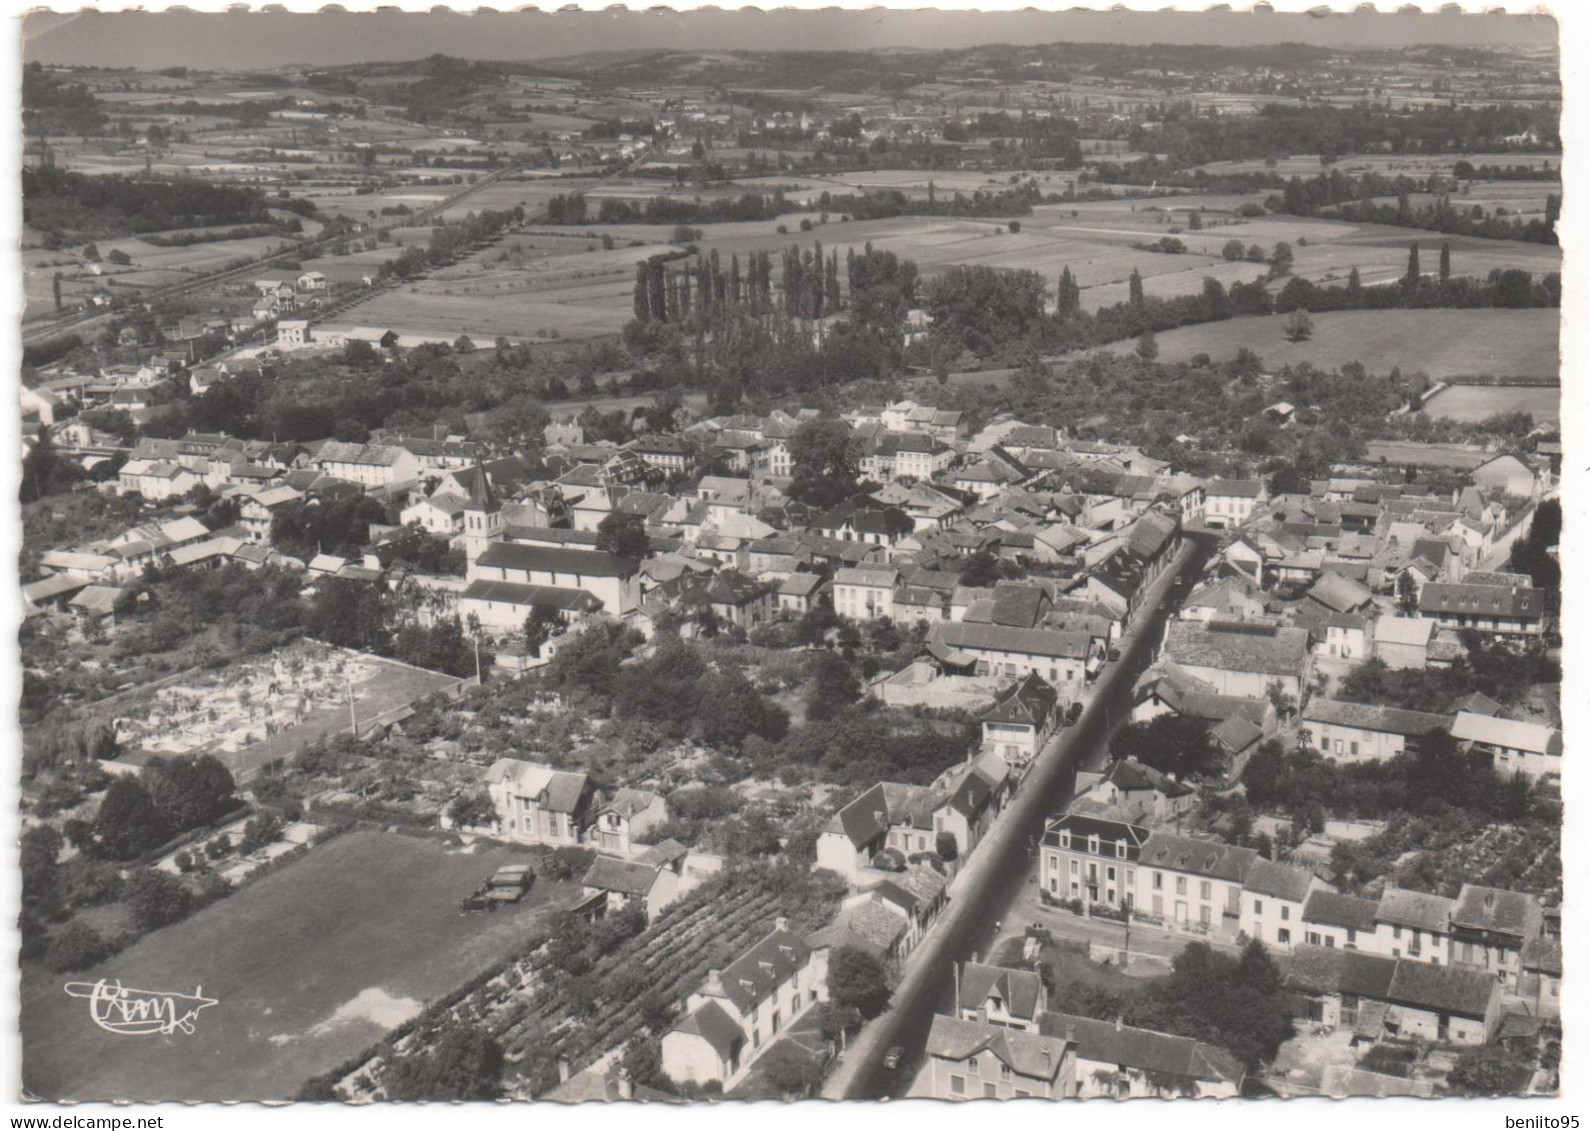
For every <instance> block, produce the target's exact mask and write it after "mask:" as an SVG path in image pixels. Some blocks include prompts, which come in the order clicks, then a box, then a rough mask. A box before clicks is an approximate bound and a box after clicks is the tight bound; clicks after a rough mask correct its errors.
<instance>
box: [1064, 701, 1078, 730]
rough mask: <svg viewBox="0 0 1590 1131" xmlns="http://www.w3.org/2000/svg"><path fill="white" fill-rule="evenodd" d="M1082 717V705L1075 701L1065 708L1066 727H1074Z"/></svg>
mask: <svg viewBox="0 0 1590 1131" xmlns="http://www.w3.org/2000/svg"><path fill="white" fill-rule="evenodd" d="M1081 717H1082V703H1081V701H1080V700H1079V701H1077V702H1075V703H1073V704H1071V706H1070V707H1068V708H1066V726H1068V727H1070V726H1076V725H1077V720H1078V719H1080V718H1081Z"/></svg>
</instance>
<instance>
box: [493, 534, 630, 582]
mask: <svg viewBox="0 0 1590 1131" xmlns="http://www.w3.org/2000/svg"><path fill="white" fill-rule="evenodd" d="M476 564H477V565H481V566H488V567H492V568H503V569H512V570H524V571H537V572H544V573H566V574H569V575H570V578H571V579H572V578H573V577H574V576H575V575H579V576H582V577H628V576H630V575H631V574H633V573H634V572H635V566H634V564H633V563H632V562H629V561H627V560H625V559H624V558H621V557H619V556H618V555H616V554H609V553H604V552H603V551H601V550H572V549H562V548H559V547H553V546H526V545H522V544H519V543H514V542H494V543H492V544H491V545H490V546H487V547H486V549H485V551H484V552H482V553H481V555H480V557H479V558H477V559H476Z"/></svg>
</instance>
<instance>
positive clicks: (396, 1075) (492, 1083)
mask: <svg viewBox="0 0 1590 1131" xmlns="http://www.w3.org/2000/svg"><path fill="white" fill-rule="evenodd" d="M503 1065H504V1060H503V1054H502V1046H501V1045H500V1044H498V1043H497V1040H496V1038H495V1037H493V1036H491V1035H490V1034H489V1033H487V1032H486V1031H485V1030H483V1029H480V1028H477V1027H475V1026H473V1025H460V1024H456V1023H449V1025H448V1028H447V1030H446V1031H445V1032H444V1033H443V1034H442V1035H441V1039H440V1040H438V1041H437V1042H436V1043H435V1044H434V1045H433V1046H432V1047H431V1048H429V1049H426V1050H424V1051H417V1052H414V1053H411V1054H409V1055H407V1056H397V1057H394V1058H393V1059H392V1060H391V1062H390V1064H389V1066H388V1068H387V1071H386V1074H385V1078H384V1080H383V1083H384V1084H385V1086H386V1092H387V1095H388V1096H389V1097H390V1098H392V1099H394V1100H494V1099H496V1098H497V1097H498V1096H500V1095H502V1070H503Z"/></svg>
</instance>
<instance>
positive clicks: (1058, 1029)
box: [1039, 1012, 1244, 1084]
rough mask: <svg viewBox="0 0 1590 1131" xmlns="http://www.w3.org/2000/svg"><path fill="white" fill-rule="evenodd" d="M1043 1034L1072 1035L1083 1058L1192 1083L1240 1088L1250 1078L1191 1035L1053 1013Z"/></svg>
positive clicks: (1225, 1055)
mask: <svg viewBox="0 0 1590 1131" xmlns="http://www.w3.org/2000/svg"><path fill="white" fill-rule="evenodd" d="M1039 1031H1040V1032H1041V1033H1043V1034H1044V1035H1045V1036H1050V1037H1063V1036H1066V1035H1067V1034H1068V1033H1069V1034H1071V1035H1072V1036H1073V1038H1074V1039H1075V1040H1076V1042H1077V1056H1078V1057H1079V1058H1081V1059H1083V1060H1091V1061H1097V1062H1100V1063H1103V1064H1114V1065H1119V1066H1121V1067H1123V1068H1135V1069H1139V1070H1142V1071H1145V1072H1154V1073H1159V1074H1163V1075H1167V1076H1180V1077H1182V1078H1183V1079H1188V1080H1204V1081H1215V1082H1221V1083H1230V1084H1237V1083H1240V1082H1241V1081H1242V1078H1243V1076H1244V1072H1243V1069H1242V1065H1241V1064H1240V1063H1238V1061H1237V1060H1236V1058H1234V1057H1233V1056H1231V1054H1230V1053H1227V1052H1225V1051H1224V1050H1222V1049H1217V1048H1215V1047H1214V1046H1213V1045H1206V1044H1204V1043H1203V1042H1202V1041H1195V1040H1193V1039H1192V1038H1191V1037H1173V1036H1171V1035H1170V1034H1169V1033H1158V1032H1155V1031H1153V1030H1152V1029H1139V1028H1136V1027H1134V1026H1131V1025H1121V1024H1119V1023H1117V1022H1113V1021H1097V1020H1094V1019H1093V1018H1091V1017H1079V1016H1076V1015H1074V1014H1069V1013H1053V1012H1050V1013H1045V1014H1044V1015H1043V1016H1042V1017H1041V1018H1040V1021H1039Z"/></svg>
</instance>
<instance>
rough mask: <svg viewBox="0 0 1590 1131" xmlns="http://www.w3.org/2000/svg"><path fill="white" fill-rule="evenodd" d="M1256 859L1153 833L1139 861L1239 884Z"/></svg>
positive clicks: (1213, 844)
mask: <svg viewBox="0 0 1590 1131" xmlns="http://www.w3.org/2000/svg"><path fill="white" fill-rule="evenodd" d="M1258 855H1259V854H1258V853H1257V852H1256V851H1254V850H1253V849H1251V848H1238V847H1236V846H1235V845H1230V844H1226V843H1224V842H1223V841H1214V840H1195V839H1193V838H1192V837H1187V836H1179V835H1177V834H1175V833H1167V832H1154V833H1152V834H1150V835H1149V838H1148V840H1146V841H1145V842H1144V843H1143V851H1142V853H1141V855H1140V857H1139V859H1140V861H1141V862H1142V863H1143V864H1145V865H1148V866H1150V867H1159V868H1167V869H1170V870H1173V871H1178V872H1187V873H1191V874H1193V875H1199V876H1213V877H1214V878H1216V879H1221V880H1231V881H1233V882H1236V883H1241V882H1242V879H1243V877H1244V876H1246V875H1247V873H1248V869H1249V868H1250V867H1252V865H1253V861H1254V860H1255V858H1257V857H1258Z"/></svg>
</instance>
